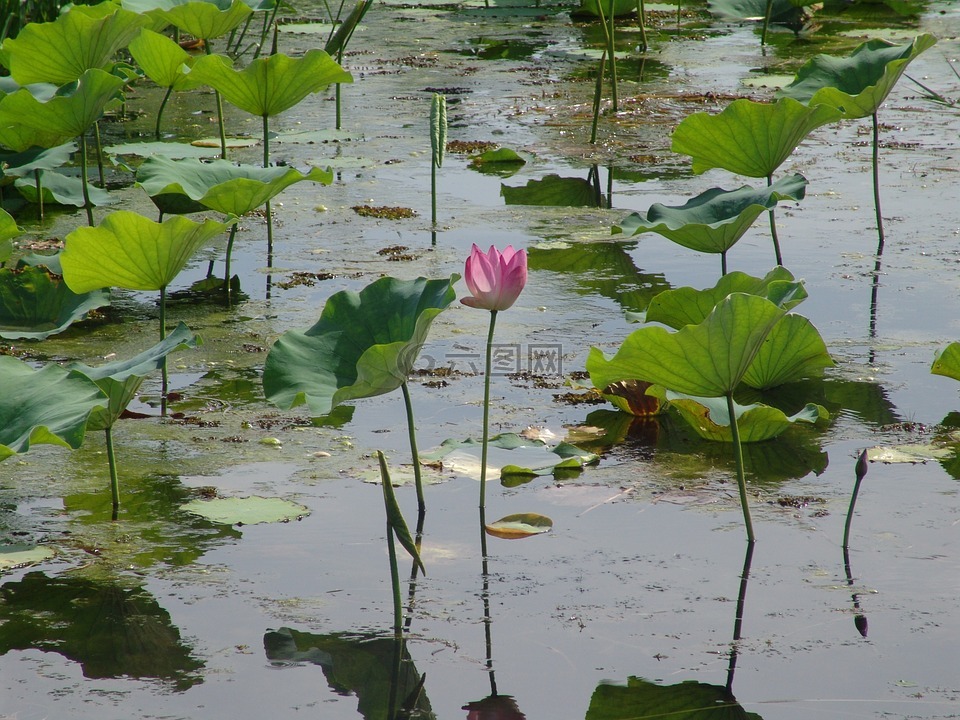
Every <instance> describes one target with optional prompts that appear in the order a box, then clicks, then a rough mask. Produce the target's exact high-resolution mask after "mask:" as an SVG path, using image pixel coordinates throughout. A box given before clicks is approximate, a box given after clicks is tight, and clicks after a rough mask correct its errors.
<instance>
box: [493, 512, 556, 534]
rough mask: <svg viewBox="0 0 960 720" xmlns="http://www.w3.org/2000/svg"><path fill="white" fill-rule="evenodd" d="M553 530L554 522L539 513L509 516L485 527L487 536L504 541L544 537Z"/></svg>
mask: <svg viewBox="0 0 960 720" xmlns="http://www.w3.org/2000/svg"><path fill="white" fill-rule="evenodd" d="M552 528H553V520H551V519H550V518H548V517H546V516H545V515H538V514H537V513H519V514H517V515H507V516H506V517H502V518H500V519H499V520H497V521H496V522H492V523H487V524H486V525H484V529H485V530H486V531H487V535H493V536H494V537H498V538H503V539H504V540H520V539H522V538H528V537H532V536H533V535H542V534H543V533H546V532H550V530H551V529H552Z"/></svg>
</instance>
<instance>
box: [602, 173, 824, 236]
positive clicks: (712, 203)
mask: <svg viewBox="0 0 960 720" xmlns="http://www.w3.org/2000/svg"><path fill="white" fill-rule="evenodd" d="M806 186H807V179H806V178H805V177H803V175H799V174H795V175H790V176H788V177H784V178H781V179H780V180H777V182H775V183H774V184H773V185H768V186H766V187H763V188H754V187H751V186H750V185H744V186H743V187H740V188H738V189H737V190H724V189H723V188H711V189H710V190H707V191H706V192H703V193H700V194H699V195H697V196H696V197H695V198H692V199H690V200H688V201H687V202H686V203H684V204H683V205H680V206H676V207H674V206H667V205H661V204H660V203H655V204H653V205H651V206H650V209H649V210H647V212H646V215H643V214H641V213H633V214H631V215H629V216H628V217H626V218H624V219H623V220H622V221H621V222H620V224H619V225H614V226H613V229H612V230H613V233H614V234H616V233H625V234H627V235H640V234H641V233H646V232H655V233H657V234H659V235H662V236H663V237H665V238H668V239H670V240H672V241H673V242H675V243H677V244H678V245H683V246H684V247H687V248H690V249H691V250H697V251H699V252H706V253H721V254H725V253H726V252H727V250H729V249H730V248H731V247H733V246H734V244H736V242H737V241H738V240H739V239H740V238H741V237H743V235H744V233H746V232H747V230H749V229H750V226H751V225H753V222H754V220H756V219H757V217H758V216H759V215H760V213H762V212H763V211H765V210H769V209H771V208H773V207H776V205H777V203H778V202H780V201H781V200H802V199H803V197H804V195H805V194H806Z"/></svg>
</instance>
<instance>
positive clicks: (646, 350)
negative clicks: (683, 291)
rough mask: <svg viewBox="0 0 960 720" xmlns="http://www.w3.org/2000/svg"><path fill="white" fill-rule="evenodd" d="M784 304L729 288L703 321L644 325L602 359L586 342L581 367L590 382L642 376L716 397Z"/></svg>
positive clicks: (739, 373)
mask: <svg viewBox="0 0 960 720" xmlns="http://www.w3.org/2000/svg"><path fill="white" fill-rule="evenodd" d="M785 312H786V311H785V310H784V309H783V308H781V307H778V306H777V305H775V304H774V303H772V302H770V301H769V300H767V299H766V298H762V297H758V296H756V295H747V294H745V293H733V294H731V295H728V296H727V297H725V298H724V299H723V300H721V301H720V302H719V303H718V304H717V306H716V307H715V308H714V309H713V310H712V311H711V312H710V314H709V315H708V316H707V317H706V319H704V321H703V322H701V323H699V324H697V325H687V326H685V327H683V328H681V329H680V330H677V331H674V332H670V331H668V330H665V329H664V328H661V327H655V326H646V327H642V328H640V329H639V330H634V331H633V332H632V333H631V334H630V335H628V336H627V337H626V339H625V340H624V341H623V344H622V345H621V346H620V349H619V350H618V351H617V353H616V355H614V357H613V358H612V359H610V360H607V359H606V358H605V357H604V355H603V352H602V351H601V350H600V349H599V348H596V347H594V348H591V349H590V354H589V355H588V356H587V362H586V368H587V372H589V373H590V380H591V381H592V382H593V385H594V387H598V388H605V387H607V386H608V385H610V384H611V383H615V382H619V381H620V380H646V381H647V382H651V383H655V384H658V385H663V386H664V387H666V388H668V389H670V390H673V391H675V392H679V393H683V394H685V395H693V396H696V397H720V396H723V395H726V394H727V393H729V392H733V389H734V388H735V387H736V386H737V385H738V384H739V383H740V380H741V379H742V378H743V375H744V373H746V371H747V368H749V367H750V363H751V362H753V358H754V356H755V355H756V354H757V351H758V350H759V349H760V346H761V344H763V341H764V340H765V339H766V337H767V335H768V334H769V333H770V331H771V330H772V329H773V326H774V325H775V324H776V323H777V321H778V320H779V319H780V318H781V317H782V316H783V315H784V314H785Z"/></svg>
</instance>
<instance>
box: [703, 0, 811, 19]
mask: <svg viewBox="0 0 960 720" xmlns="http://www.w3.org/2000/svg"><path fill="white" fill-rule="evenodd" d="M817 2H819V0H773V4H772V6H771V7H770V22H774V23H788V22H793V21H796V20H797V19H798V17H799V16H800V13H801V8H804V7H807V6H808V5H815V4H816V3H817ZM767 3H768V0H709V2H708V3H707V7H708V8H709V10H710V12H711V13H712V14H713V15H719V16H720V17H723V18H727V19H729V20H763V19H764V17H766V14H767Z"/></svg>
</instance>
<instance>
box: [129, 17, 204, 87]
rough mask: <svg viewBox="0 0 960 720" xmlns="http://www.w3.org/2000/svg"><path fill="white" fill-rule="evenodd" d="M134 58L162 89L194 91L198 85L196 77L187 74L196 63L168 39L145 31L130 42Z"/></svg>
mask: <svg viewBox="0 0 960 720" xmlns="http://www.w3.org/2000/svg"><path fill="white" fill-rule="evenodd" d="M130 54H131V55H132V56H133V59H134V60H136V61H137V64H138V65H139V66H140V69H141V70H143V72H144V73H145V74H146V76H147V77H148V78H150V79H151V80H153V81H154V82H155V83H156V84H157V85H159V86H160V87H165V88H173V90H176V91H182V90H192V89H194V88H195V87H197V85H198V83H197V81H196V78H195V77H191V75H190V74H189V73H186V72H184V71H183V66H184V65H186V66H187V67H190V65H192V64H193V62H194V61H195V60H196V56H195V55H191V54H190V53H188V52H187V51H186V50H184V49H183V48H182V47H180V46H179V45H178V44H177V43H175V42H174V41H173V40H171V39H170V38H168V37H167V36H166V35H161V34H160V33H157V32H154V31H153V30H150V29H149V28H143V29H142V30H141V31H140V34H139V35H138V36H137V37H135V38H134V39H133V40H132V41H131V42H130Z"/></svg>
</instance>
